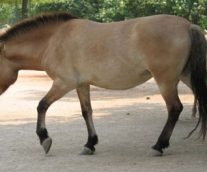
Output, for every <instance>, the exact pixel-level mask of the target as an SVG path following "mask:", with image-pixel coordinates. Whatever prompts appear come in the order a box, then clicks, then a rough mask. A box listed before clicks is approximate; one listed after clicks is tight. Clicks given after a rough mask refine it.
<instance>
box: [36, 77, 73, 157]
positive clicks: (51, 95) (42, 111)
mask: <svg viewBox="0 0 207 172" xmlns="http://www.w3.org/2000/svg"><path fill="white" fill-rule="evenodd" d="M70 90H72V88H71V87H68V86H66V85H65V84H64V83H63V82H61V81H59V80H57V81H54V83H53V85H52V87H51V89H50V90H49V92H48V93H47V95H46V96H45V97H44V98H43V99H42V100H41V101H40V102H39V105H38V107H37V112H38V118H37V129H36V133H37V135H38V136H39V139H40V144H41V145H42V147H43V149H44V151H45V153H46V154H47V153H48V152H49V150H50V147H51V145H52V139H51V138H50V137H49V135H48V132H47V129H46V125H45V115H46V111H47V109H48V108H49V106H50V105H51V104H52V103H53V102H55V101H56V100H58V99H60V98H61V97H63V96H64V95H65V94H66V93H67V92H68V91H70Z"/></svg>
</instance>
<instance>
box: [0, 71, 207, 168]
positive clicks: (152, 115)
mask: <svg viewBox="0 0 207 172" xmlns="http://www.w3.org/2000/svg"><path fill="white" fill-rule="evenodd" d="M50 86H51V80H50V79H49V78H47V77H46V76H45V75H44V73H42V72H29V71H27V72H25V71H24V72H21V73H20V77H19V78H18V81H17V82H16V83H15V85H13V86H12V87H11V88H10V89H9V90H8V91H7V92H6V93H5V94H4V95H2V96H1V97H0V107H1V108H0V133H1V134H0V171H1V172H97V171H99V172H104V171H105V172H117V171H119V172H126V171H127V172H137V171H139V172H166V171H167V172H195V171H196V172H204V171H206V169H207V143H206V142H202V141H201V140H197V134H194V135H193V136H192V137H191V138H190V139H188V140H185V139H184V137H185V136H186V135H187V134H188V132H189V131H190V130H191V129H192V128H193V127H194V125H195V124H196V121H197V119H192V118H191V108H192V103H193V96H192V95H191V91H190V90H189V89H188V88H187V87H186V86H184V85H183V84H180V85H179V92H180V98H181V100H182V102H183V105H184V110H183V112H182V114H181V117H180V120H179V122H178V123H177V126H176V127H175V130H174V133H173V136H172V138H171V146H170V148H168V149H166V150H165V153H164V156H162V157H154V156H152V151H151V146H152V145H153V144H154V143H155V142H156V140H157V137H158V136H159V134H160V132H161V130H162V127H163V125H164V123H165V120H166V117H167V114H166V108H165V104H164V102H163V100H162V98H161V96H160V95H159V91H158V88H157V86H156V84H155V83H154V81H153V80H150V81H148V82H146V83H145V84H143V85H140V86H139V87H136V88H133V89H130V90H125V91H110V90H105V89H100V88H96V87H92V88H91V97H92V98H91V99H92V105H93V112H94V122H95V126H96V130H97V132H98V135H99V144H98V145H97V146H96V149H97V151H96V153H95V155H92V156H83V155H79V153H80V152H81V150H82V147H83V145H84V144H85V142H86V139H87V132H86V126H85V123H84V120H83V119H82V117H81V111H80V105H79V102H78V98H77V95H76V92H75V91H72V92H71V93H69V94H67V95H66V96H65V97H64V98H62V99H61V100H59V101H58V102H56V103H55V104H53V105H52V106H51V107H50V109H49V111H48V113H47V128H48V130H49V133H50V136H51V137H52V138H53V145H52V148H51V150H50V152H49V154H48V155H45V154H44V151H43V149H42V147H41V146H40V145H39V141H38V138H37V136H36V134H35V129H36V116H37V115H36V106H37V104H38V102H39V100H40V99H41V98H42V97H43V96H44V95H45V93H46V92H47V91H48V89H49V88H50Z"/></svg>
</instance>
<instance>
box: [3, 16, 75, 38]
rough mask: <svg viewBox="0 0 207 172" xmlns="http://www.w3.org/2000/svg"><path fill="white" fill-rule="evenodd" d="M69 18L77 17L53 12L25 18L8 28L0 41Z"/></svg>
mask: <svg viewBox="0 0 207 172" xmlns="http://www.w3.org/2000/svg"><path fill="white" fill-rule="evenodd" d="M71 19H77V17H75V16H72V15H70V14H68V13H53V14H44V15H41V16H37V17H34V18H31V19H26V20H23V21H22V22H20V23H18V24H16V25H14V26H13V27H11V28H10V29H8V30H7V31H6V33H5V34H3V35H1V36H0V41H8V40H10V39H11V38H13V37H15V36H17V35H19V34H21V33H24V32H25V31H29V30H32V29H34V28H38V27H41V26H43V25H45V24H47V23H52V22H65V21H68V20H71Z"/></svg>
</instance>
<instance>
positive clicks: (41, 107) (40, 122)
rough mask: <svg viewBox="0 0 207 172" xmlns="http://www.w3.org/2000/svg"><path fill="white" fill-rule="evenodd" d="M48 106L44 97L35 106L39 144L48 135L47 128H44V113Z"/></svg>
mask: <svg viewBox="0 0 207 172" xmlns="http://www.w3.org/2000/svg"><path fill="white" fill-rule="evenodd" d="M48 107H49V105H48V104H47V102H46V101H45V100H44V99H43V100H41V101H40V103H39V105H38V107H37V112H38V119H37V130H36V133H37V135H38V136H39V139H40V144H42V142H43V141H44V140H45V139H47V138H48V137H49V136H48V132H47V129H46V128H45V113H46V111H47V109H48Z"/></svg>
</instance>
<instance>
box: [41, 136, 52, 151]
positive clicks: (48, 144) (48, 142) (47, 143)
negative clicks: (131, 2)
mask: <svg viewBox="0 0 207 172" xmlns="http://www.w3.org/2000/svg"><path fill="white" fill-rule="evenodd" d="M51 145H52V139H51V138H50V137H48V138H46V139H45V140H44V141H43V142H42V147H43V149H44V151H45V154H47V153H48V152H49V150H50V148H51Z"/></svg>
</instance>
